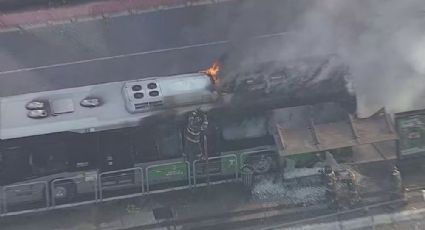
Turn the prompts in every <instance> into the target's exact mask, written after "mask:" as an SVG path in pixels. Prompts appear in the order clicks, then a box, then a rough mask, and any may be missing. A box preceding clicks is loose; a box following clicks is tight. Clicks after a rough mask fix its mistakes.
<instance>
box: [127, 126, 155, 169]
mask: <svg viewBox="0 0 425 230" xmlns="http://www.w3.org/2000/svg"><path fill="white" fill-rule="evenodd" d="M131 139H132V142H133V145H134V154H135V161H136V162H138V163H142V162H149V161H155V160H159V155H158V148H157V145H156V143H155V136H154V135H152V132H146V131H145V130H142V129H138V130H136V131H135V132H134V134H132V135H131Z"/></svg>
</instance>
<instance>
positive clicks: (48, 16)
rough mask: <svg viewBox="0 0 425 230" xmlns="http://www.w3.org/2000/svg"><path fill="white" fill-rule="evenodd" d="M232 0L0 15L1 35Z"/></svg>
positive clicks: (155, 1)
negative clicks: (9, 32)
mask: <svg viewBox="0 0 425 230" xmlns="http://www.w3.org/2000/svg"><path fill="white" fill-rule="evenodd" d="M229 1H234V0H107V1H104V2H93V3H87V4H82V5H77V6H69V7H60V8H49V9H40V10H34V11H25V12H16V13H7V14H2V15H0V32H8V31H18V30H25V29H32V28H39V27H46V26H51V25H61V24H67V23H74V22H84V21H91V20H98V19H106V18H114V17H121V16H128V15H134V14H142V13H148V12H155V11H159V10H168V9H177V8H184V7H190V6H201V5H210V4H218V3H222V2H229Z"/></svg>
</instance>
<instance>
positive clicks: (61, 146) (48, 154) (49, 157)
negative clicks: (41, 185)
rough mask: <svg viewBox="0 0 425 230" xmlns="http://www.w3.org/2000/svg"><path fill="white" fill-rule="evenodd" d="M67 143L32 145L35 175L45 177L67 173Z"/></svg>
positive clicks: (39, 143) (53, 142)
mask: <svg viewBox="0 0 425 230" xmlns="http://www.w3.org/2000/svg"><path fill="white" fill-rule="evenodd" d="M66 147H67V145H66V143H65V142H62V141H59V142H55V141H52V142H38V143H32V144H31V145H30V151H31V158H32V166H33V173H34V175H37V176H43V175H48V174H53V173H58V172H63V171H66V170H67V168H68V159H67V148H66Z"/></svg>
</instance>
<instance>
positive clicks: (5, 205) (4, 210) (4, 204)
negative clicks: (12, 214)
mask: <svg viewBox="0 0 425 230" xmlns="http://www.w3.org/2000/svg"><path fill="white" fill-rule="evenodd" d="M2 199H3V214H6V213H7V203H6V202H7V200H6V187H3V194H2Z"/></svg>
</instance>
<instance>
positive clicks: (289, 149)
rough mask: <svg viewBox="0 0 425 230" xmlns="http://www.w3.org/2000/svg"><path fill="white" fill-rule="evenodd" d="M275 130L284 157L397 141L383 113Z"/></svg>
mask: <svg viewBox="0 0 425 230" xmlns="http://www.w3.org/2000/svg"><path fill="white" fill-rule="evenodd" d="M276 126H277V133H276V135H275V139H276V140H277V142H278V147H280V153H281V155H285V156H288V155H294V154H301V153H308V152H319V151H325V150H331V149H337V148H342V147H349V146H355V145H362V144H371V143H377V142H382V141H388V140H396V139H398V136H397V133H396V132H395V131H394V128H393V125H392V123H391V121H390V119H389V115H388V114H387V113H385V111H384V110H380V111H378V112H377V113H375V114H374V115H372V116H371V117H368V118H355V117H352V116H351V115H348V114H347V119H345V120H342V121H335V122H326V123H321V124H315V123H314V122H313V119H311V118H310V119H309V122H308V125H304V126H298V127H288V128H285V127H282V126H281V125H280V124H279V123H277V124H276Z"/></svg>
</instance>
